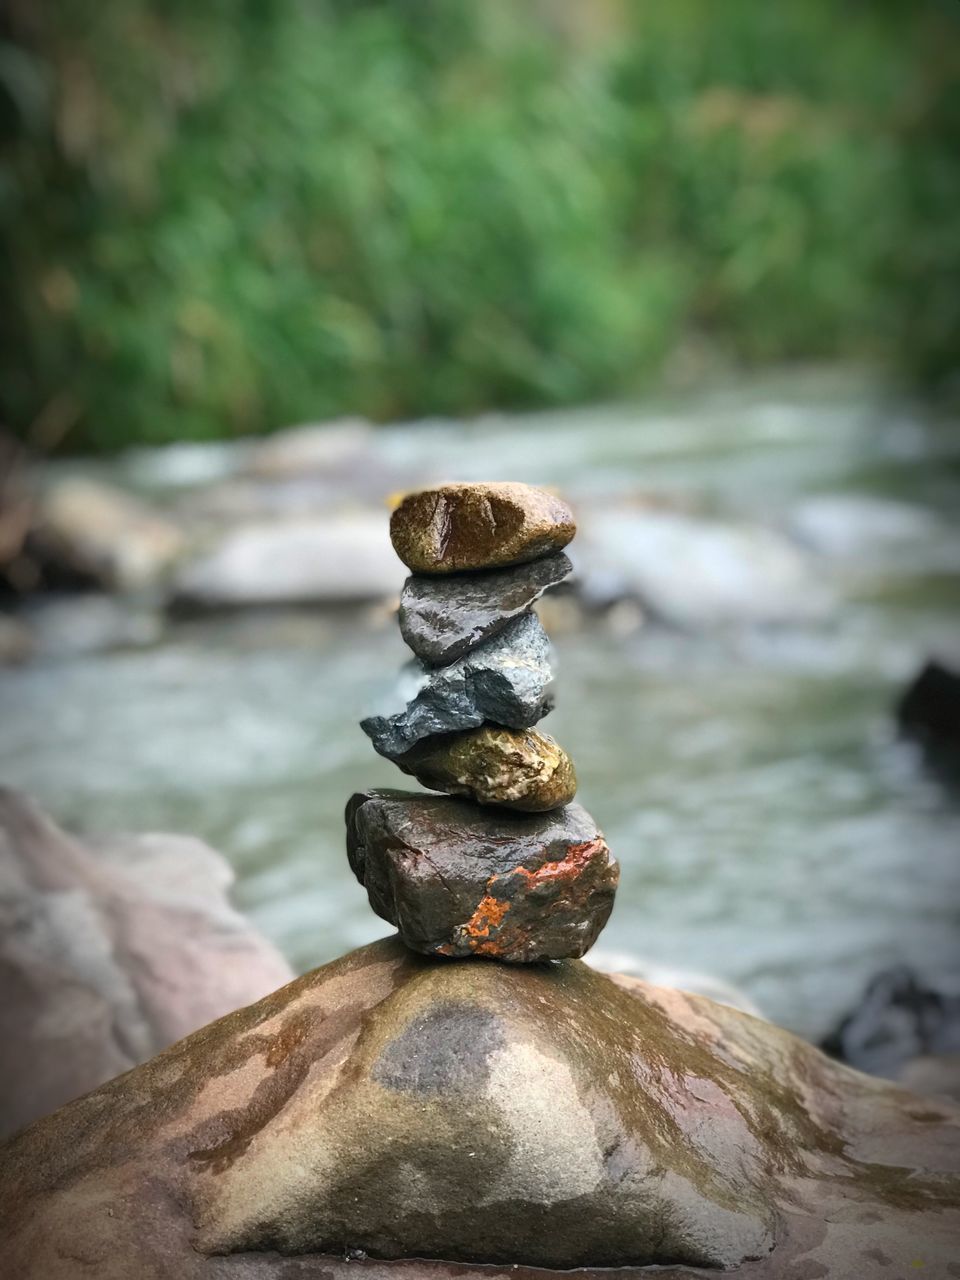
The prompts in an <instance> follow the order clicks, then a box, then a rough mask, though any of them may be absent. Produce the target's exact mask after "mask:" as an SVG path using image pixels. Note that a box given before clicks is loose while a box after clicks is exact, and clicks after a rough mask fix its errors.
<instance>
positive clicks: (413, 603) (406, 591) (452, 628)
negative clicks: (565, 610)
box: [400, 551, 573, 667]
mask: <svg viewBox="0 0 960 1280" xmlns="http://www.w3.org/2000/svg"><path fill="white" fill-rule="evenodd" d="M572 572H573V565H572V564H571V563H570V561H569V559H568V558H567V557H566V556H565V555H564V554H563V552H562V551H558V552H556V553H555V554H554V555H551V556H545V557H543V558H542V559H540V560H534V561H532V562H531V563H530V564H522V565H515V566H514V567H512V568H509V569H495V570H492V571H491V572H489V573H472V574H465V575H462V576H461V575H459V574H458V575H456V576H453V577H450V576H447V577H428V576H426V575H425V574H414V575H413V576H412V577H410V578H408V579H407V581H406V583H405V584H404V588H403V594H402V595H401V597H400V634H401V635H402V636H403V638H404V640H405V641H406V643H407V644H408V645H409V647H410V648H411V649H412V650H413V652H414V653H415V654H416V655H417V657H418V658H420V659H422V661H424V662H426V663H428V664H429V665H430V666H433V667H443V666H446V665H447V664H448V663H451V662H455V661H456V660H457V658H462V657H463V655H464V654H465V653H468V652H469V651H470V650H471V649H474V648H476V646H477V645H478V644H480V643H481V642H482V641H484V640H487V639H489V638H490V637H491V636H493V635H496V633H497V632H498V631H502V630H503V628H504V627H505V626H506V625H507V623H508V622H509V621H510V620H511V619H512V618H515V617H517V616H518V615H520V614H522V613H525V612H526V611H527V610H528V609H529V608H530V606H531V605H532V604H533V603H534V601H536V600H538V599H539V598H540V596H541V595H543V593H544V591H546V590H547V589H548V588H549V587H554V586H556V585H557V583H559V582H562V581H563V580H564V578H566V577H568V576H569V575H570V573H572Z"/></svg>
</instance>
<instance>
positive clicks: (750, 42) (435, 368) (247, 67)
mask: <svg viewBox="0 0 960 1280" xmlns="http://www.w3.org/2000/svg"><path fill="white" fill-rule="evenodd" d="M958 9H960V6H958V5H957V4H956V3H955V0H876V2H875V3H870V2H868V0H796V3H788V4H780V5H771V4H764V3H760V2H758V0H723V3H718V2H717V0H670V3H663V0H633V2H630V0H621V3H616V2H614V0H590V3H589V4H588V3H583V2H582V0H539V2H535V0H530V3H523V4H519V3H515V2H514V0H394V2H393V3H387V2H380V3H371V2H366V3H365V2H363V0H341V2H340V3H336V2H333V0H327V2H326V3H325V2H323V0H204V3H203V4H196V3H194V2H193V0H98V3H96V4H90V3H88V2H87V0H47V3H46V4H45V5H43V6H39V5H35V4H34V3H33V2H32V0H8V8H7V9H6V10H5V17H4V19H3V23H4V30H3V37H4V39H3V43H2V44H0V130H2V148H3V150H2V165H3V167H2V174H0V228H2V241H3V254H4V261H3V264H2V265H3V270H4V278H5V281H6V283H7V289H8V299H7V302H6V304H5V306H4V307H3V316H2V319H0V325H2V338H3V351H2V356H0V362H2V363H0V396H2V408H3V413H4V415H5V417H6V419H7V421H8V422H9V423H11V424H12V425H13V426H14V428H15V429H16V430H17V431H19V432H20V433H27V434H29V436H30V438H31V439H32V440H33V441H34V443H36V444H38V445H39V446H41V447H45V446H47V447H56V446H62V447H69V448H74V447H76V448H79V447H94V448H113V447H117V446H120V445H125V444H127V443H130V442H140V441H147V442H160V441H167V440H174V439H182V438H193V439H201V438H210V437H219V436H225V435H231V434H235V433H240V432H246V431H252V430H262V429H270V428H272V427H275V426H279V425H282V424H285V423H289V422H292V421H297V420H303V419H305V418H317V417H322V416H326V415H334V414H339V413H344V412H359V413H363V414H367V415H369V416H371V417H373V418H377V419H387V418H398V417H404V416H412V415H419V414H425V413H432V412H444V413H445V412H457V413H460V412H469V411H471V410H474V409H477V408H481V407H485V406H493V405H496V406H519V405H535V404H547V403H560V402H567V401H578V400H585V399H589V398H591V397H610V396H612V395H618V394H622V393H629V392H630V391H631V390H633V389H635V388H636V387H638V386H640V385H642V384H643V383H644V382H645V381H646V380H649V379H650V378H652V377H654V376H656V375H658V374H659V373H661V372H662V371H663V369H664V368H665V367H670V365H671V363H673V364H677V363H681V364H682V362H683V359H684V358H685V354H686V358H687V361H688V363H689V362H690V360H694V361H695V355H696V353H697V352H703V351H710V352H711V353H716V354H717V355H718V356H719V357H720V358H725V359H733V360H737V361H743V362H752V361H770V360H784V359H818V358H822V357H827V358H830V357H842V358H857V359H860V358H867V359H875V360H879V361H883V362H884V363H886V364H887V365H888V366H890V367H894V366H895V367H896V368H898V369H903V370H906V371H908V372H910V373H911V374H914V375H919V376H921V377H923V378H925V379H936V378H937V377H940V376H941V375H943V374H944V373H946V372H948V371H949V370H950V368H951V365H952V364H955V362H956V354H957V353H956V349H955V345H954V344H955V341H956V335H957V332H958V330H960V236H958V234H957V215H958V212H960V166H958V164H957V161H956V158H955V148H956V144H957V140H958V138H960V105H958V96H957V95H956V93H955V86H956V83H957V80H958V71H960V56H958V54H960V50H958V37H960V24H958V20H957V19H958ZM691 353H693V354H691Z"/></svg>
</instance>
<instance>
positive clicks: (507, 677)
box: [360, 613, 552, 759]
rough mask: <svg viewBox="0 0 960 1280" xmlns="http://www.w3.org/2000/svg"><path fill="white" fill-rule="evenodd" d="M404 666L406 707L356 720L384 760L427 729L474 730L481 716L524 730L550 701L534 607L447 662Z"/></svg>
mask: <svg viewBox="0 0 960 1280" xmlns="http://www.w3.org/2000/svg"><path fill="white" fill-rule="evenodd" d="M408 672H409V675H410V677H411V683H412V690H413V692H412V696H411V697H410V699H409V701H408V702H407V705H406V707H405V708H404V710H402V711H400V712H397V713H396V714H395V715H391V716H368V717H367V719H365V720H363V721H361V724H360V727H361V728H362V729H363V731H364V733H366V734H367V736H368V737H369V738H370V739H371V741H372V742H373V745H374V747H375V748H376V750H377V751H378V752H379V753H380V754H381V755H382V756H387V757H388V758H389V759H395V758H396V757H397V756H400V755H403V754H404V753H405V752H407V751H409V750H410V748H411V747H413V746H414V745H415V744H416V743H418V742H420V741H421V740H422V739H423V738H427V737H430V736H431V735H432V734H437V733H453V732H456V731H458V730H461V729H475V728H478V727H479V726H480V725H481V724H483V723H484V721H487V720H489V721H492V722H493V723H494V724H501V725H505V726H507V727H508V728H511V729H527V728H529V727H530V726H531V725H534V724H536V723H537V721H538V720H540V719H542V717H543V716H545V715H546V714H547V712H548V711H549V710H550V707H551V706H552V699H551V683H552V671H551V668H550V642H549V640H548V639H547V635H546V632H545V631H544V629H543V627H542V626H541V625H540V621H539V619H538V618H537V617H536V616H535V615H534V614H532V613H527V614H522V615H521V616H520V617H519V618H515V619H514V620H513V621H512V622H510V623H509V624H508V625H507V626H506V627H505V628H504V629H503V631H501V632H500V634H499V635H497V636H494V637H493V638H492V639H490V640H487V641H485V642H484V643H483V644H482V645H479V646H478V647H477V648H476V649H474V650H472V651H471V652H470V653H468V654H467V655H466V656H465V657H463V658H461V659H460V660H459V661H458V662H454V663H451V665H450V666H448V667H441V668H439V669H437V670H431V669H430V668H428V667H425V666H423V664H422V663H419V662H418V663H414V664H412V665H411V667H410V668H408Z"/></svg>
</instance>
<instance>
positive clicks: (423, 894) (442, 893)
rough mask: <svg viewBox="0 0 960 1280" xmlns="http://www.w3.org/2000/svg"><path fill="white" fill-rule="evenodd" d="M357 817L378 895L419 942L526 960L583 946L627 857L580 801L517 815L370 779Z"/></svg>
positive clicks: (362, 854)
mask: <svg viewBox="0 0 960 1280" xmlns="http://www.w3.org/2000/svg"><path fill="white" fill-rule="evenodd" d="M346 823H347V855H348V857H349V860H350V866H351V868H352V869H353V872H354V874H355V875H356V877H357V879H358V880H359V881H360V883H361V884H363V885H364V887H365V888H366V890H367V894H368V897H369V899H370V905H371V907H373V909H374V911H376V913H377V915H379V916H382V917H383V918H384V919H385V920H389V921H390V923H391V924H394V925H396V927H397V929H398V930H399V932H400V937H401V938H402V939H403V941H404V942H405V943H406V945H407V946H408V947H410V948H411V949H413V950H414V951H420V952H423V953H425V954H427V955H438V956H457V957H464V956H487V957H490V958H493V959H497V960H504V961H507V962H510V963H517V964H523V963H530V962H533V961H538V960H558V959H563V958H565V957H576V956H581V955H583V954H584V953H585V952H586V951H587V950H588V949H589V948H590V947H591V946H592V945H593V943H594V941H595V940H596V938H597V936H598V934H599V933H600V931H601V929H602V928H603V926H604V925H605V924H606V922H607V918H608V916H609V915H610V911H611V908H612V907H613V899H614V894H615V893H616V888H617V881H618V878H619V866H618V864H617V862H616V860H615V859H614V858H613V856H612V855H611V853H610V850H609V849H608V848H607V845H606V842H605V840H604V838H603V833H602V832H601V831H600V830H599V828H598V827H597V825H596V823H595V822H594V821H593V819H592V818H591V817H590V815H589V814H588V813H587V812H586V810H585V809H583V808H582V807H581V806H580V805H578V804H570V805H567V806H566V807H564V808H562V809H556V810H554V811H553V812H551V813H547V814H524V815H517V814H505V813H502V812H496V811H490V810H486V811H485V810H483V809H480V808H477V807H475V806H473V805H471V804H469V803H467V802H466V801H463V800H455V799H450V798H448V797H444V796H422V795H416V794H413V793H410V792H402V791H390V790H382V791H368V792H361V793H359V794H357V795H355V796H353V797H352V798H351V800H350V802H349V804H348V805H347V810H346Z"/></svg>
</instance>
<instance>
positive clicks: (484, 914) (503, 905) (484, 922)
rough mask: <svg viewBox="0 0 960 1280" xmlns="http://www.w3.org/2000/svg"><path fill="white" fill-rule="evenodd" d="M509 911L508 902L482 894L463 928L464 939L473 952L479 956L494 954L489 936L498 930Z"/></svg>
mask: <svg viewBox="0 0 960 1280" xmlns="http://www.w3.org/2000/svg"><path fill="white" fill-rule="evenodd" d="M509 910H510V903H509V902H504V901H503V900H502V899H501V898H494V897H493V896H492V895H491V894H489V893H486V894H484V896H483V897H482V898H481V899H480V901H479V902H478V903H477V905H476V908H475V910H474V913H473V915H472V916H471V917H470V919H469V920H468V921H467V923H466V924H465V925H464V926H463V934H464V937H465V938H466V939H467V941H468V942H469V944H470V947H471V949H472V950H473V951H476V952H477V953H478V954H480V955H493V954H495V953H496V950H497V947H496V943H495V942H492V941H490V934H491V932H492V931H493V930H494V929H499V928H500V925H501V924H502V923H503V917H504V916H505V915H506V914H507V912H508V911H509Z"/></svg>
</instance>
